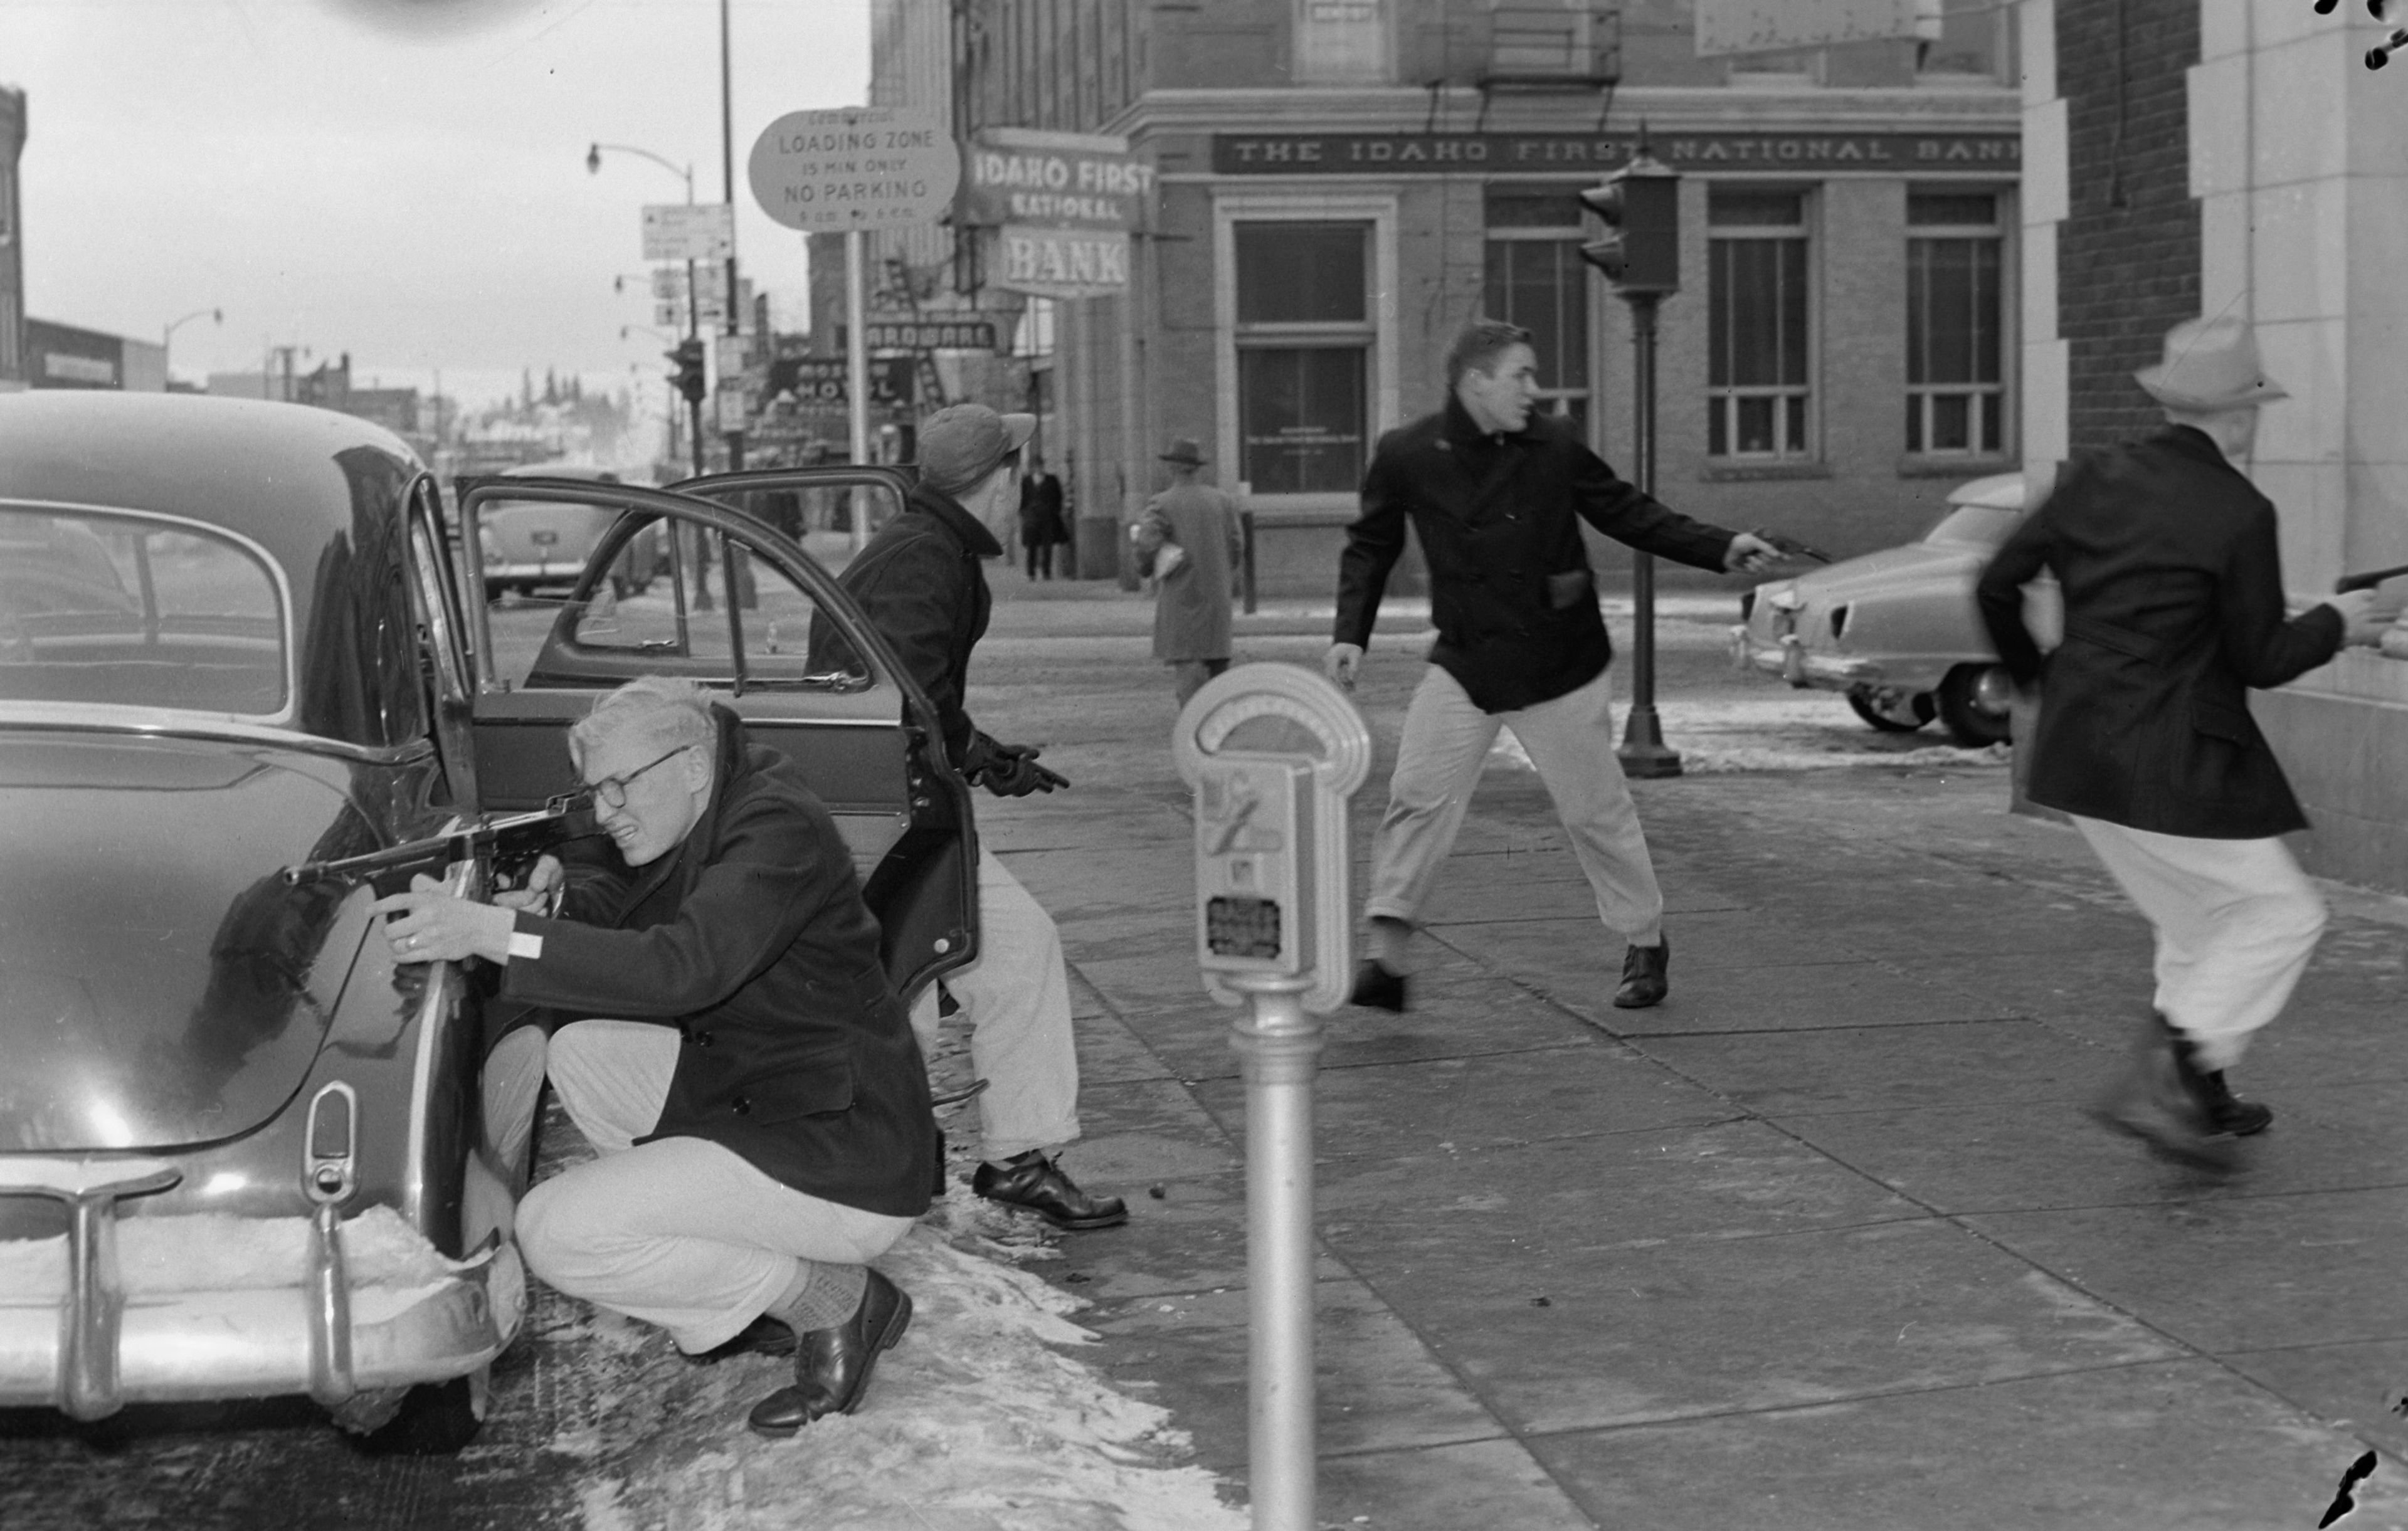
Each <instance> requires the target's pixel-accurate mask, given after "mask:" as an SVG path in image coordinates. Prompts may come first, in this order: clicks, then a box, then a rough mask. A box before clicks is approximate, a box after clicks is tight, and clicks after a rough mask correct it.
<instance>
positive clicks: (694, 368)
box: [661, 340, 709, 404]
mask: <svg viewBox="0 0 2408 1531" xmlns="http://www.w3.org/2000/svg"><path fill="white" fill-rule="evenodd" d="M661 354H663V355H665V356H667V358H668V359H669V360H670V361H671V362H672V363H674V364H675V365H676V366H677V370H676V371H674V372H672V373H670V374H669V381H670V382H672V383H674V384H675V385H676V386H677V391H678V392H679V393H681V394H682V395H683V396H684V398H685V401H686V402H687V403H688V404H700V403H701V402H702V396H703V394H704V393H706V392H708V391H709V390H708V387H707V385H706V384H705V382H704V379H703V376H702V342H701V341H699V340H681V341H679V342H678V343H677V350H675V351H663V352H662V353H661Z"/></svg>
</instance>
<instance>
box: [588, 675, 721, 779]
mask: <svg viewBox="0 0 2408 1531" xmlns="http://www.w3.org/2000/svg"><path fill="white" fill-rule="evenodd" d="M617 737H632V738H636V739H640V740H642V741H643V742H644V743H645V744H646V745H648V746H650V747H651V748H652V749H653V750H657V751H668V750H676V749H681V748H682V747H684V746H687V745H695V744H704V745H708V744H713V743H716V742H717V741H718V738H719V724H718V723H716V722H715V721H713V719H712V718H711V715H710V697H709V696H708V695H707V694H704V692H703V689H702V688H701V687H700V686H697V685H695V683H694V682H693V681H691V680H680V679H679V678H677V677H675V676H667V675H647V676H641V677H638V679H636V680H630V681H628V682H627V683H626V684H625V685H624V686H621V687H620V688H619V689H618V690H617V691H614V692H612V693H610V694H609V695H608V696H605V697H603V698H602V699H601V700H600V701H598V702H596V703H595V704H594V710H593V711H591V712H589V713H587V714H586V715H585V716H584V717H583V718H581V719H580V720H578V722H577V723H576V724H575V725H573V726H572V727H571V728H570V729H569V730H568V743H569V747H570V749H571V750H573V751H575V752H576V755H577V758H578V760H579V762H580V763H582V762H583V761H584V759H585V758H586V756H588V755H590V754H591V753H593V751H594V749H595V746H596V745H598V744H599V743H601V742H602V740H603V739H605V738H617Z"/></svg>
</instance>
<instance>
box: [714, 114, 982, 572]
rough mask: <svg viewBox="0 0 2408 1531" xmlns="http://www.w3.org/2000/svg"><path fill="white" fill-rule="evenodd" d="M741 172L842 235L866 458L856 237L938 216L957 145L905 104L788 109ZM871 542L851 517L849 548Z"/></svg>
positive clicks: (950, 183) (760, 190) (801, 222)
mask: <svg viewBox="0 0 2408 1531" xmlns="http://www.w3.org/2000/svg"><path fill="white" fill-rule="evenodd" d="M746 177H747V179H749V180H750V181H751V182H752V186H753V197H754V198H755V199H756V200H757V201H759V203H760V204H761V210H762V211H764V212H766V213H767V214H768V215H769V216H770V217H771V218H772V219H774V220H776V221H777V222H781V223H783V224H784V225H786V227H788V228H790V229H801V230H802V231H803V232H805V233H806V234H834V233H839V232H840V233H842V234H843V235H844V296H845V326H846V343H845V350H846V353H847V358H848V361H849V363H850V365H849V367H848V369H847V371H848V376H849V378H850V380H851V385H852V386H851V389H850V392H851V393H852V413H853V433H852V434H853V461H854V462H855V463H866V462H867V461H868V460H869V348H868V345H867V338H868V336H867V333H866V328H867V327H866V325H865V322H864V319H865V314H866V311H867V308H868V304H867V301H866V294H865V293H864V288H865V287H866V285H867V281H866V279H865V277H864V275H863V271H862V236H863V235H864V234H866V233H867V232H868V231H869V230H871V229H894V228H910V227H912V226H914V225H916V224H920V223H927V222H935V221H936V220H937V219H938V218H939V217H940V216H942V215H943V213H944V211H945V209H946V208H947V207H950V206H952V204H953V191H954V189H955V188H956V187H958V186H959V185H960V184H961V180H962V151H961V149H960V147H959V146H958V145H956V144H955V143H954V142H953V134H952V131H951V130H950V129H949V128H947V127H946V125H945V122H944V120H943V119H942V118H941V117H939V116H938V115H937V114H936V113H934V112H930V111H923V110H919V109H917V108H914V107H837V108H834V109H831V110H826V111H790V112H788V113H786V115H784V116H783V117H781V118H779V119H778V120H777V121H776V122H771V123H770V124H769V125H768V126H767V127H766V128H764V129H762V131H761V136H760V137H759V138H757V139H755V140H754V141H753V154H752V157H751V159H750V160H748V161H747V162H746ZM868 540H869V526H868V521H867V517H865V516H862V515H860V514H857V513H856V514H855V515H854V516H853V547H854V549H855V550H856V551H857V550H858V549H860V547H861V546H862V545H863V544H864V543H866V542H867V541H868Z"/></svg>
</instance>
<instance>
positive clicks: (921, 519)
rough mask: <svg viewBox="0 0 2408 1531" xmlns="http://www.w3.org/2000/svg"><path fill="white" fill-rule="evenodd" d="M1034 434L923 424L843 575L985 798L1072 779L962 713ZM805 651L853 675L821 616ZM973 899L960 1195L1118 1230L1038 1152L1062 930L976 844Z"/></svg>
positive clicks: (974, 418)
mask: <svg viewBox="0 0 2408 1531" xmlns="http://www.w3.org/2000/svg"><path fill="white" fill-rule="evenodd" d="M1036 428H1037V420H1036V417H1035V416H1033V415H1021V414H1012V415H999V414H997V413H996V412H995V411H994V410H993V409H990V408H987V407H986V406H984V405H982V404H956V405H953V406H951V407H949V408H943V409H939V410H938V411H937V412H936V413H935V414H933V415H931V416H929V417H928V418H927V419H926V420H925V421H924V422H921V425H920V430H919V434H918V440H919V449H918V450H919V470H920V479H919V483H918V484H917V486H916V487H914V488H913V490H912V492H911V496H910V502H909V503H908V504H906V505H905V506H904V508H903V510H902V513H901V514H899V515H897V516H896V518H895V519H894V520H892V521H890V522H887V523H886V524H885V525H884V526H882V527H881V528H880V529H879V531H878V533H877V535H876V536H874V537H871V538H870V539H869V544H868V546H867V547H865V548H864V549H862V551H861V552H860V554H859V556H857V557H855V558H854V559H853V562H852V564H850V565H847V566H846V568H845V571H844V575H843V577H842V578H843V584H844V587H845V589H846V590H848V591H850V592H851V593H852V594H853V599H854V600H856V601H857V602H859V603H860V605H861V608H862V611H863V612H864V614H866V615H867V617H868V619H869V621H870V624H871V625H872V626H874V627H876V628H877V629H878V631H879V632H880V634H881V635H882V636H883V637H885V639H886V641H887V642H888V643H890V644H892V645H893V646H894V648H895V651H896V654H897V655H898V656H900V658H901V659H902V662H903V665H904V666H905V668H907V669H909V670H910V673H911V678H912V679H913V680H916V681H918V682H919V684H920V688H921V690H923V691H924V692H925V693H926V694H927V696H928V700H929V702H930V703H931V704H933V705H934V707H935V708H936V709H937V715H938V718H939V724H940V729H941V732H942V733H943V735H944V748H945V754H946V757H947V758H948V759H949V760H951V761H952V762H953V765H954V766H955V767H956V768H958V769H959V770H960V771H961V772H962V774H963V775H964V776H966V777H968V779H969V780H970V781H971V782H973V783H977V784H983V785H984V786H985V788H986V789H987V791H989V792H991V793H994V794H996V796H998V797H1025V796H1026V795H1028V794H1030V793H1036V792H1052V791H1054V789H1055V788H1056V787H1066V786H1068V785H1069V783H1068V781H1067V780H1064V779H1063V778H1061V777H1059V776H1057V775H1055V774H1054V772H1052V771H1050V770H1048V769H1046V768H1045V767H1044V766H1042V765H1039V764H1038V763H1037V756H1038V751H1036V750H1035V749H1033V748H1031V747H1029V746H1027V745H1019V744H999V743H997V742H996V740H995V739H994V738H992V737H989V736H988V735H986V734H984V733H982V732H981V731H980V730H979V729H978V728H977V727H976V726H975V725H973V724H972V723H971V722H970V717H969V714H968V712H967V711H966V710H964V708H963V705H962V698H963V694H964V693H965V691H966V690H967V689H968V676H969V663H970V654H971V652H972V651H974V650H975V649H976V648H977V647H978V642H979V639H980V638H981V637H983V636H985V633H986V624H987V617H988V614H989V612H990V609H991V608H992V605H993V596H992V595H991V594H990V593H989V592H988V590H987V583H986V573H985V570H984V569H983V568H982V561H983V560H985V559H989V558H999V557H1001V556H1002V555H1003V547H1004V544H1003V540H1002V539H1003V538H1004V537H1009V536H1010V535H1011V529H1012V527H1013V526H1014V525H1015V524H1016V523H1017V522H1018V519H1019V515H1018V507H1019V504H1020V494H1019V482H1018V480H1019V470H1020V451H1021V448H1022V447H1023V445H1024V444H1025V443H1026V441H1027V440H1028V436H1029V433H1031V432H1032V431H1034V430H1035V429H1036ZM810 652H811V661H812V664H813V665H815V666H817V667H820V668H824V669H832V670H847V669H851V670H855V671H858V670H860V668H861V662H860V661H859V659H858V658H857V657H855V656H853V653H852V651H851V650H850V649H849V648H848V647H847V646H846V644H845V642H844V640H843V637H841V635H839V633H838V632H837V631H836V629H835V627H834V625H833V624H832V623H829V622H825V621H824V620H815V621H814V622H813V623H812V626H811V648H810ZM978 900H979V955H978V959H977V960H976V961H975V962H972V963H971V964H969V966H966V967H959V968H955V969H954V970H953V972H951V973H948V974H947V975H946V976H945V979H944V980H943V983H944V988H945V990H946V991H947V992H948V993H950V994H952V995H953V999H954V1000H955V1001H956V1002H957V1003H959V1005H960V1006H961V1008H962V1009H963V1010H964V1011H966V1012H967V1013H968V1016H969V1019H970V1064H971V1067H972V1069H973V1070H974V1071H975V1073H976V1074H977V1076H978V1077H979V1078H980V1079H982V1080H985V1081H986V1088H985V1090H984V1091H983V1093H982V1095H980V1096H979V1112H980V1116H979V1121H980V1129H981V1132H980V1136H981V1139H982V1152H983V1153H984V1155H985V1162H984V1163H982V1164H981V1165H980V1166H979V1167H978V1169H977V1171H976V1172H975V1174H974V1175H973V1177H972V1179H971V1181H970V1189H971V1190H972V1191H973V1192H975V1193H976V1194H978V1195H982V1196H984V1197H986V1198H987V1199H988V1200H990V1201H994V1202H998V1203H1001V1204H1002V1205H1004V1206H1007V1207H1013V1208H1018V1209H1024V1210H1026V1211H1031V1212H1035V1213H1036V1214H1038V1215H1039V1216H1040V1217H1042V1218H1044V1219H1045V1220H1046V1221H1047V1222H1049V1223H1053V1224H1054V1226H1056V1227H1060V1228H1072V1229H1083V1228H1108V1227H1111V1226H1112V1225H1114V1224H1116V1223H1125V1222H1127V1221H1128V1208H1127V1205H1126V1204H1125V1202H1123V1201H1122V1199H1121V1198H1120V1197H1118V1196H1096V1195H1088V1194H1087V1193H1086V1192H1085V1191H1082V1190H1081V1189H1080V1188H1079V1186H1078V1184H1077V1182H1076V1181H1074V1180H1071V1178H1070V1176H1069V1173H1068V1171H1066V1170H1064V1169H1063V1168H1062V1166H1061V1165H1060V1163H1059V1162H1058V1161H1057V1160H1056V1159H1055V1157H1054V1155H1053V1154H1051V1153H1049V1152H1046V1151H1047V1150H1048V1149H1055V1150H1058V1149H1059V1148H1060V1147H1061V1146H1062V1145H1063V1144H1066V1143H1068V1142H1070V1141H1072V1140H1074V1139H1075V1138H1078V1136H1079V1109H1078V1108H1079V1055H1078V1052H1077V1048H1076V1045H1075V1043H1074V1041H1073V1039H1072V1034H1071V1028H1070V979H1069V970H1068V967H1067V966H1065V964H1064V962H1063V958H1062V933H1061V931H1060V930H1059V929H1058V928H1056V927H1055V925H1054V920H1053V917H1052V916H1051V915H1049V914H1047V913H1046V912H1045V910H1044V909H1043V908H1042V907H1040V906H1039V904H1038V902H1037V900H1036V899H1035V898H1032V897H1031V896H1029V894H1028V890H1027V889H1025V888H1024V887H1022V886H1021V885H1020V882H1019V880H1018V879H1016V878H1014V877H1013V876H1012V875H1011V873H1010V872H1008V871H1006V870H1005V869H1004V866H1003V863H1002V862H1000V861H998V860H996V855H995V852H994V851H990V850H988V849H987V848H986V846H985V845H984V844H983V843H982V844H981V845H980V847H979V859H978ZM938 1008H939V996H938V994H937V990H936V986H935V985H933V984H932V985H930V987H929V990H928V992H927V993H926V994H923V995H922V996H921V998H920V1001H919V1003H918V1005H917V1006H916V1007H915V1009H914V1010H913V1012H912V1023H913V1025H914V1026H915V1027H917V1028H918V1029H919V1031H920V1035H921V1038H922V1044H923V1046H924V1047H925V1048H927V1049H929V1050H930V1051H933V1050H934V1046H935V1040H936V1036H937V1025H938Z"/></svg>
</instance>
